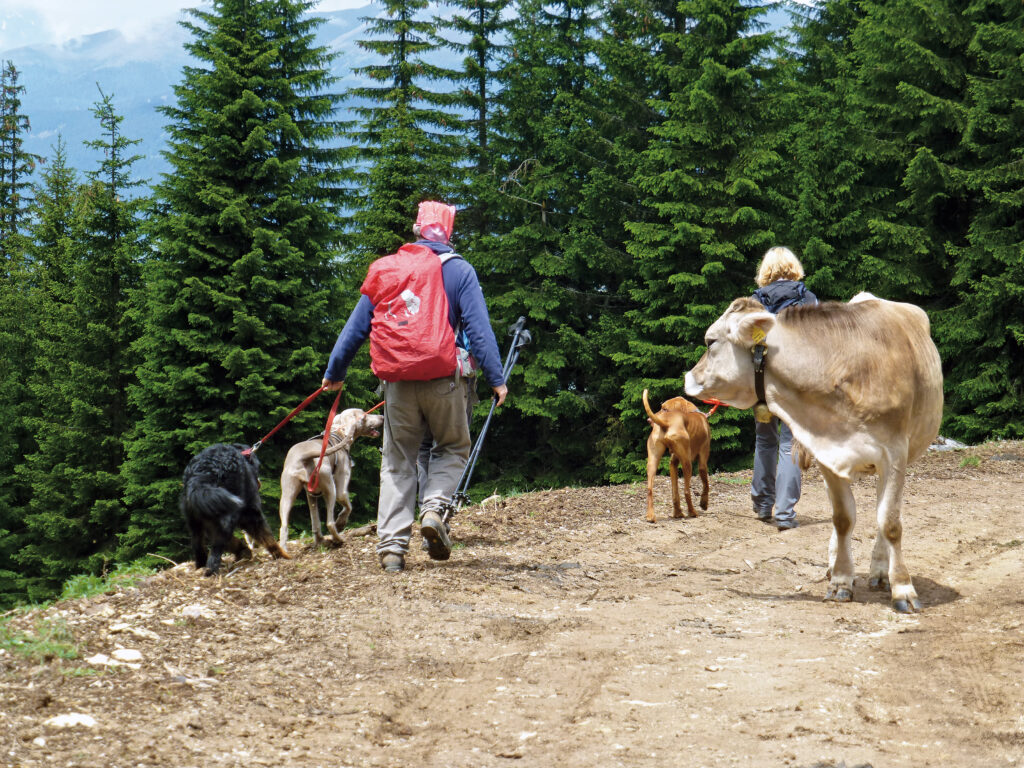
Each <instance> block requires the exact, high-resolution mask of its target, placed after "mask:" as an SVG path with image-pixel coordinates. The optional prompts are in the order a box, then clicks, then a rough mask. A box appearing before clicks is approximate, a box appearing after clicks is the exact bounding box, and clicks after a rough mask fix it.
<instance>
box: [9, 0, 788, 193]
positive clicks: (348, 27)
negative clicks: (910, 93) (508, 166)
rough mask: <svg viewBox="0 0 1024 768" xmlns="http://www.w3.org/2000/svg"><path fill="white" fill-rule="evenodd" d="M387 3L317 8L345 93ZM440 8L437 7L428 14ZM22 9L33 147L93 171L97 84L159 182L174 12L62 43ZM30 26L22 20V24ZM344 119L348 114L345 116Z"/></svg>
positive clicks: (144, 175) (180, 59) (15, 53)
mask: <svg viewBox="0 0 1024 768" xmlns="http://www.w3.org/2000/svg"><path fill="white" fill-rule="evenodd" d="M380 10H381V8H380V7H379V6H376V5H374V4H372V3H367V4H366V5H364V6H362V7H358V8H353V9H349V10H339V11H326V12H317V14H316V15H318V16H320V17H322V18H324V19H326V21H325V22H324V23H323V24H322V25H321V26H320V27H319V29H318V34H317V37H318V42H319V44H321V45H324V46H327V47H329V48H330V49H332V50H335V51H337V52H338V53H339V56H338V59H337V60H336V61H335V63H334V74H335V75H336V76H337V77H338V78H339V82H338V83H337V84H336V88H335V90H336V91H337V92H343V91H345V90H346V89H347V88H350V87H352V86H354V85H357V84H362V79H361V78H359V77H358V76H356V75H355V74H353V72H352V70H353V69H354V68H358V67H362V66H366V65H368V64H371V63H375V62H377V61H379V59H378V58H377V57H376V56H375V54H372V53H369V52H367V51H364V50H362V49H361V48H359V47H358V46H357V45H356V41H357V40H360V39H364V38H366V37H367V34H366V25H365V24H364V23H363V22H362V21H361V19H362V18H365V17H372V16H375V15H376V14H377V13H378V12H379V11H380ZM434 12H437V9H436V8H432V9H431V10H430V11H428V12H427V14H425V15H427V16H429V15H431V14H432V13H434ZM26 21H27V20H26V19H24V18H18V12H17V11H13V12H9V11H8V12H4V14H3V18H2V23H3V31H4V37H3V39H4V40H5V41H8V47H7V48H4V49H0V61H5V60H11V61H13V62H14V65H15V67H17V69H18V71H19V73H20V81H19V82H20V83H21V84H22V85H24V86H25V92H24V94H23V95H22V112H23V114H25V115H27V116H28V118H29V121H30V123H31V132H30V134H29V135H28V136H27V137H26V139H25V145H24V148H25V150H26V151H28V152H32V153H35V154H37V155H41V156H43V157H44V158H50V157H52V155H53V147H54V145H55V144H56V142H57V138H58V136H63V138H64V141H65V143H66V145H67V153H68V162H69V164H70V165H71V166H72V167H73V168H76V169H77V170H78V171H80V172H84V171H87V170H95V169H96V168H97V167H98V165H99V162H100V160H101V158H100V157H99V155H98V153H97V152H96V151H95V150H92V149H89V148H88V147H86V146H85V145H84V143H83V142H85V141H87V140H96V139H99V138H100V137H101V136H100V126H99V123H98V121H97V120H96V118H95V117H94V116H93V114H92V107H93V105H94V104H95V103H96V102H97V101H98V100H99V98H100V91H99V88H102V89H103V92H104V93H106V94H108V95H110V96H112V97H113V102H114V106H115V108H116V109H117V110H118V112H119V113H120V114H121V115H123V117H124V121H123V122H122V123H121V130H122V131H123V133H124V135H125V136H126V137H127V138H129V139H139V140H140V143H139V144H137V145H136V146H135V148H134V149H135V152H136V154H139V155H142V159H141V160H139V161H138V162H136V163H135V165H134V166H133V174H132V175H133V176H134V178H136V179H140V180H143V181H144V182H146V183H148V184H153V183H156V182H157V181H158V180H159V176H160V174H161V173H163V172H165V171H166V170H167V163H166V161H165V160H164V158H163V156H162V155H161V154H160V153H161V152H162V151H163V150H164V149H166V142H167V135H166V133H165V131H164V127H165V124H166V122H167V119H166V118H165V117H164V116H163V115H162V114H160V113H159V112H158V111H157V109H156V108H157V107H158V106H159V105H162V104H169V103H173V101H174V92H173V90H172V89H173V86H174V85H176V84H178V83H179V82H180V81H181V77H182V75H181V71H182V67H183V66H185V64H186V63H189V62H190V61H191V57H190V56H189V54H188V53H187V52H186V51H185V48H184V44H185V43H186V42H187V41H188V40H189V38H190V35H189V34H188V32H187V31H186V30H184V29H183V28H182V27H181V26H179V25H178V24H177V23H176V21H175V20H174V19H167V20H166V21H165V22H161V23H159V24H157V25H155V26H153V27H150V28H148V29H147V30H146V32H145V33H142V34H133V35H132V36H131V37H128V36H126V35H125V34H124V33H123V32H121V31H118V30H115V29H110V30H107V31H104V32H98V33H95V34H90V35H84V36H81V37H76V38H73V39H71V40H69V41H68V42H66V43H63V44H61V45H52V44H51V45H39V44H35V45H21V46H16V47H10V41H12V40H13V41H14V42H15V44H17V43H18V42H21V41H24V40H26V39H31V38H30V37H29V36H28V35H26V34H19V24H18V22H26ZM765 21H766V22H767V23H768V25H769V26H770V27H772V28H776V29H778V28H782V27H784V26H785V25H786V22H787V17H786V15H785V12H784V11H783V9H782V6H781V4H780V5H779V6H777V7H776V8H773V9H772V10H771V11H770V12H769V13H768V15H767V16H766V17H765ZM24 28H25V27H22V29H24ZM441 58H442V59H448V60H446V61H444V63H445V64H447V65H449V66H453V67H454V66H457V61H456V60H455V59H454V56H453V55H452V54H451V53H450V52H445V53H444V54H441ZM339 119H345V115H339Z"/></svg>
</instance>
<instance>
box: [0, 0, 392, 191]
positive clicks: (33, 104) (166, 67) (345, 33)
mask: <svg viewBox="0 0 1024 768" xmlns="http://www.w3.org/2000/svg"><path fill="white" fill-rule="evenodd" d="M376 10H377V9H376V8H375V7H373V6H372V5H367V6H364V7H362V8H355V9H350V10H345V11H334V12H330V13H319V14H317V15H318V16H321V17H322V18H324V19H326V21H325V22H324V23H323V24H322V25H321V26H320V27H319V29H318V43H319V44H320V45H324V46H327V47H329V48H331V49H333V50H336V51H338V52H339V54H340V56H339V57H338V60H337V61H336V62H335V74H336V75H337V76H338V77H339V78H341V81H340V82H339V83H338V84H337V90H338V91H342V90H344V89H346V88H349V87H351V86H353V85H356V84H357V83H359V80H358V78H356V76H355V75H353V74H352V68H353V67H361V66H365V65H366V64H368V63H369V62H370V61H371V57H372V54H369V53H367V52H366V51H363V50H361V49H360V48H358V47H357V46H356V43H355V41H356V40H358V39H360V38H361V37H362V36H364V33H365V25H364V24H363V23H362V22H360V21H359V19H360V18H361V17H365V16H372V15H374V13H376ZM189 38H190V35H189V34H188V32H187V31H186V30H184V29H182V28H181V27H180V26H179V25H178V24H176V23H174V22H168V23H167V24H166V25H165V26H163V27H161V28H158V29H155V30H153V33H152V34H151V35H148V36H146V37H145V38H143V39H137V40H128V39H127V38H125V36H124V35H122V34H121V33H120V32H118V31H116V30H108V31H106V32H99V33H97V34H94V35H86V36H84V37H79V38H75V39H73V40H70V41H69V42H67V43H65V44H63V45H59V46H58V45H37V46H25V47H21V48H15V49H11V50H6V51H0V60H3V61H6V60H8V59H9V60H11V61H13V62H14V66H15V67H17V69H18V71H19V73H20V80H19V82H20V83H21V84H22V85H24V86H25V93H24V94H23V96H22V112H23V113H24V114H25V115H27V116H28V118H29V121H30V123H31V126H32V130H31V133H30V134H29V135H28V136H27V137H26V140H25V150H26V151H28V152H33V153H35V154H37V155H42V156H43V157H46V158H49V157H51V156H52V155H53V145H54V144H55V143H56V141H57V136H58V134H59V135H61V136H63V138H64V141H65V143H66V144H67V149H68V162H69V164H70V165H71V166H73V167H74V168H76V169H78V170H79V171H82V172H84V171H86V170H94V169H96V167H97V166H98V164H99V162H100V160H101V158H100V157H99V155H98V154H97V153H96V152H95V151H94V150H91V149H89V148H88V147H86V146H85V145H84V144H83V142H84V141H86V140H92V139H98V138H100V126H99V123H98V121H97V120H96V118H95V117H94V116H93V114H92V107H93V105H94V104H95V103H96V101H97V100H98V99H99V98H100V92H99V88H102V89H103V92H104V93H106V94H108V95H110V96H112V97H113V101H114V106H115V107H116V109H117V110H118V112H119V113H120V114H122V115H123V116H124V122H123V123H121V128H122V130H123V131H124V135H125V136H126V137H127V138H130V139H140V140H141V143H140V144H137V145H136V146H135V148H134V149H135V152H136V153H137V154H140V155H143V159H142V160H140V161H138V162H137V163H136V164H135V166H134V168H133V170H134V173H133V175H134V176H135V177H136V178H139V179H143V180H146V181H148V182H149V183H155V182H156V181H157V180H158V178H159V176H160V174H161V173H163V172H165V171H166V170H167V162H166V161H165V160H164V158H163V156H162V155H161V154H160V153H161V151H163V150H164V149H165V148H166V143H167V134H166V133H165V131H164V127H165V123H166V118H164V116H163V115H161V114H160V113H159V112H157V110H156V107H157V106H159V105H161V104H169V103H173V101H174V92H173V90H172V88H173V86H175V85H177V84H178V83H179V82H181V79H182V68H183V67H184V66H185V65H186V64H188V63H190V62H193V61H194V60H193V59H192V58H191V57H190V56H189V55H188V53H187V52H186V51H185V48H184V44H185V42H186V41H187V40H188V39H189Z"/></svg>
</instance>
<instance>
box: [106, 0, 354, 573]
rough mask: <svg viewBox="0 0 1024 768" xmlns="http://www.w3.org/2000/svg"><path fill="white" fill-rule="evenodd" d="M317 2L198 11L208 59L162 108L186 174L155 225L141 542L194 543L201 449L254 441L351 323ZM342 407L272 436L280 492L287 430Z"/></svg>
mask: <svg viewBox="0 0 1024 768" xmlns="http://www.w3.org/2000/svg"><path fill="white" fill-rule="evenodd" d="M311 6H312V3H311V2H304V1H302V0H258V1H255V2H254V1H253V0H220V1H218V2H215V3H214V4H213V6H212V8H210V9H208V10H205V9H196V10H193V11H191V12H190V13H191V17H192V20H190V21H186V22H184V24H183V26H184V27H185V28H186V29H187V30H188V31H189V32H190V34H191V36H192V37H191V40H190V42H189V43H188V44H187V45H186V48H187V50H188V52H189V53H190V54H191V56H192V57H193V58H194V60H195V61H196V63H195V64H192V65H189V66H187V67H185V68H184V71H183V77H182V81H181V83H179V84H178V85H177V86H176V87H175V89H174V91H175V97H176V101H175V103H174V104H173V105H171V106H168V107H166V108H165V109H164V110H163V114H164V115H165V116H166V117H167V118H168V119H169V121H170V124H169V126H168V133H169V135H170V142H169V146H168V149H167V150H166V152H165V153H164V155H165V157H166V159H167V161H168V163H169V164H170V168H171V172H170V173H169V174H168V175H166V176H165V177H164V178H163V180H162V181H161V182H160V183H159V184H158V185H157V186H156V188H155V190H154V195H155V207H154V213H153V221H152V225H151V227H150V228H149V230H148V234H149V236H150V238H151V243H152V249H153V254H152V256H151V258H150V260H149V262H148V263H147V265H146V269H145V273H144V277H145V284H146V296H145V300H144V312H143V314H144V318H145V325H144V327H143V331H142V336H141V339H140V341H139V343H138V345H137V347H136V349H135V353H136V354H137V355H138V356H139V359H140V360H141V363H140V366H139V369H138V375H139V383H138V386H137V387H135V388H134V390H133V393H132V402H133V405H134V407H136V408H137V409H138V410H139V412H140V418H139V420H138V421H137V423H136V424H135V426H134V428H133V430H132V432H131V434H130V439H129V443H128V446H127V460H126V462H125V464H124V468H123V475H124V478H125V484H126V498H127V501H128V504H129V507H130V509H131V513H132V518H131V523H130V526H129V529H128V531H127V532H126V534H125V535H124V536H123V537H122V547H123V552H124V553H125V555H131V554H141V553H145V552H157V553H162V554H169V555H172V556H179V555H181V554H182V552H183V551H184V550H185V542H186V540H187V536H186V535H185V530H184V526H183V524H182V522H181V519H180V515H179V513H178V512H177V500H178V494H179V490H180V487H181V474H182V471H183V470H184V467H185V464H186V463H187V462H188V460H189V458H190V457H191V456H192V455H194V454H195V453H197V452H198V451H199V450H201V449H202V448H203V447H205V446H207V445H209V444H211V443H215V442H229V443H230V442H240V443H246V444H248V443H253V442H254V441H255V440H256V439H258V438H259V437H261V436H262V435H264V434H265V433H266V432H268V431H269V430H270V428H271V427H273V426H274V425H275V424H276V423H277V422H278V421H280V420H281V419H282V418H283V417H284V416H285V415H286V414H287V413H288V412H289V411H290V410H291V409H292V408H294V407H295V406H296V405H297V404H298V403H299V402H300V401H301V400H302V399H303V398H304V397H305V396H306V395H308V394H309V393H310V392H311V391H313V390H315V389H316V388H317V387H318V386H319V384H320V379H321V377H322V375H323V371H324V366H325V363H326V358H327V354H328V352H329V351H330V348H331V344H332V343H333V341H334V337H335V335H336V333H337V330H338V319H337V315H338V314H339V310H338V304H339V302H338V301H337V300H336V299H337V296H338V294H337V290H336V279H335V274H334V264H333V259H334V249H335V247H336V244H337V240H338V238H339V237H340V229H341V228H340V223H341V222H340V218H339V216H340V214H339V208H340V206H341V205H342V204H343V203H345V197H344V195H345V192H344V179H343V178H342V176H343V174H344V172H345V170H346V162H347V161H346V159H345V158H346V156H345V153H344V152H343V151H342V150H340V149H337V148H335V147H336V139H337V137H338V134H339V126H338V124H337V123H336V122H335V121H334V119H333V116H334V113H335V109H336V106H337V104H338V100H339V99H338V97H336V96H335V95H333V94H331V93H330V90H329V89H330V86H331V85H332V83H333V82H334V80H335V78H334V77H333V76H332V75H331V73H330V70H329V66H330V63H331V61H332V60H333V58H334V54H332V53H331V52H329V51H328V50H327V49H325V48H323V47H319V46H317V45H315V42H314V33H315V30H316V28H317V26H318V25H319V24H320V23H321V22H322V20H321V19H320V18H317V17H315V16H309V15H308V11H309V10H310V8H311ZM324 399H326V396H325V397H324ZM326 410H327V404H326V403H325V402H320V403H318V407H311V408H308V409H306V411H304V412H303V413H302V414H300V415H299V416H298V417H296V419H295V420H294V421H293V422H292V424H291V426H289V427H288V428H286V429H285V430H282V431H281V432H279V433H278V434H277V435H276V436H275V438H274V440H273V441H272V442H271V443H269V444H268V445H267V446H265V447H263V448H262V449H261V451H260V453H259V457H260V459H261V461H262V462H263V465H264V467H265V469H264V483H263V493H264V497H265V499H266V500H267V501H268V502H273V504H274V505H276V501H277V497H278V493H277V491H278V483H277V482H276V481H275V480H274V477H273V475H274V470H275V468H279V467H280V461H281V460H282V459H283V456H284V453H285V451H286V450H287V447H288V443H289V442H290V441H294V440H296V439H304V438H306V437H309V436H310V435H311V434H316V432H317V431H320V430H321V429H322V428H323V419H324V416H325V414H326ZM367 448H369V446H367ZM359 487H361V486H359Z"/></svg>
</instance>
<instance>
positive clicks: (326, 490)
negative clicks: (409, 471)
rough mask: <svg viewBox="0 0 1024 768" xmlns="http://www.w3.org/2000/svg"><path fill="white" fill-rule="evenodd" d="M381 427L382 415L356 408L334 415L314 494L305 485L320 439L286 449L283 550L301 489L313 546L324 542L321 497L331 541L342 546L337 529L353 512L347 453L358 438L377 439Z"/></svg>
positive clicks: (313, 468)
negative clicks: (304, 495) (335, 514)
mask: <svg viewBox="0 0 1024 768" xmlns="http://www.w3.org/2000/svg"><path fill="white" fill-rule="evenodd" d="M383 426H384V417H383V416H379V415H377V414H368V413H366V412H364V411H362V410H360V409H359V408H348V409H346V410H344V411H342V412H341V413H339V414H338V415H337V416H335V417H334V421H333V422H332V424H331V434H330V438H329V440H330V445H329V447H328V448H327V451H326V453H325V454H324V461H323V464H322V465H321V467H320V484H319V487H318V488H317V491H316V493H310V492H309V489H308V486H307V483H308V482H309V479H310V478H311V477H313V475H314V473H315V472H316V464H317V460H318V459H319V458H320V449H321V446H322V445H323V439H322V438H320V437H317V438H313V439H311V440H304V441H302V442H301V443H296V444H295V445H293V446H292V447H291V448H290V449H289V451H288V455H287V456H286V457H285V460H284V469H283V470H281V505H280V515H281V536H280V539H279V542H280V544H281V547H282V548H287V546H288V518H289V516H290V515H291V509H292V504H294V503H295V499H296V498H297V497H298V495H299V493H301V492H302V491H303V490H305V491H306V502H307V503H308V504H309V522H310V525H311V526H312V529H313V539H314V542H315V544H316V545H319V544H321V543H322V542H323V540H324V537H323V534H322V533H321V531H320V510H319V507H318V503H317V499H318V498H319V497H320V496H322V497H323V499H324V506H325V507H326V508H327V530H328V531H329V532H330V535H331V539H332V540H333V541H335V542H336V543H338V544H341V536H340V535H338V528H344V527H345V523H347V522H348V516H349V514H351V512H352V503H351V502H350V501H349V495H348V483H349V480H350V479H351V477H352V459H351V457H350V456H349V451H350V450H351V449H352V444H353V443H354V442H355V440H356V438H357V437H360V436H367V437H379V436H380V430H381V429H382V428H383ZM335 503H337V504H338V505H340V507H341V513H340V514H339V516H338V519H337V524H336V523H335V518H334V505H335Z"/></svg>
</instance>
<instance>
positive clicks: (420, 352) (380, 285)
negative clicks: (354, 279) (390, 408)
mask: <svg viewBox="0 0 1024 768" xmlns="http://www.w3.org/2000/svg"><path fill="white" fill-rule="evenodd" d="M442 263H443V262H442V260H441V258H440V257H439V256H438V255H437V254H436V253H434V252H433V251H432V250H430V249H429V248H427V247H426V246H423V245H403V246H402V247H401V248H399V249H398V252H397V253H393V254H391V255H390V256H385V257H383V258H380V259H377V261H375V262H373V264H371V265H370V271H369V273H368V274H367V275H366V280H364V281H363V286H362V288H360V291H361V292H362V293H364V294H366V296H367V298H369V299H370V301H371V302H373V321H372V324H371V325H370V367H371V368H372V369H373V372H374V373H375V374H376V375H377V378H380V379H384V381H427V380H428V379H438V378H441V377H442V376H451V375H452V374H453V373H454V372H455V332H454V331H453V330H452V326H451V324H450V323H449V322H448V296H447V295H446V294H445V292H444V280H443V279H442V278H441V266H442Z"/></svg>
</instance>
